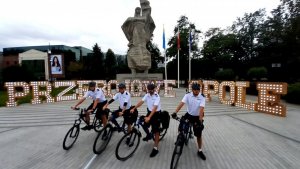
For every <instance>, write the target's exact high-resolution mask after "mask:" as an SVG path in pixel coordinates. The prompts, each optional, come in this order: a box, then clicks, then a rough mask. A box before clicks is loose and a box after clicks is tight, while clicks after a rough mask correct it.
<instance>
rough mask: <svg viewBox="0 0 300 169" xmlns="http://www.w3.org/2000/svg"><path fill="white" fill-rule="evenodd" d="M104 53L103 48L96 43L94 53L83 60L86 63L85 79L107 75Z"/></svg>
mask: <svg viewBox="0 0 300 169" xmlns="http://www.w3.org/2000/svg"><path fill="white" fill-rule="evenodd" d="M103 58H104V55H103V53H102V51H101V48H100V47H99V46H98V44H97V43H96V44H95V46H94V47H93V53H92V54H91V55H88V56H87V57H86V59H85V60H84V61H83V64H84V68H85V70H84V73H85V74H84V77H85V79H92V80H95V79H103V78H104V77H105V73H104V68H103Z"/></svg>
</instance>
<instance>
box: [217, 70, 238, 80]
mask: <svg viewBox="0 0 300 169" xmlns="http://www.w3.org/2000/svg"><path fill="white" fill-rule="evenodd" d="M215 76H216V79H218V80H234V76H235V75H234V71H233V70H232V69H224V70H219V71H217V72H216V73H215Z"/></svg>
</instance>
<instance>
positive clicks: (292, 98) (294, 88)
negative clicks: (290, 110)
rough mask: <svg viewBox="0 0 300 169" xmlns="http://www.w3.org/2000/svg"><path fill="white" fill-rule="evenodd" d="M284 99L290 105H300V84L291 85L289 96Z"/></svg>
mask: <svg viewBox="0 0 300 169" xmlns="http://www.w3.org/2000/svg"><path fill="white" fill-rule="evenodd" d="M282 98H283V99H285V100H286V101H287V102H289V103H295V104H300V83H295V84H291V85H289V86H288V91H287V94H286V95H285V96H283V97H282Z"/></svg>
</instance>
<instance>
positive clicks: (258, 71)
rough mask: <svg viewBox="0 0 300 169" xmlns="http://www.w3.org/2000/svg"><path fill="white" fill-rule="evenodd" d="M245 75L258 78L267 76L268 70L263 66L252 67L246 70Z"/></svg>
mask: <svg viewBox="0 0 300 169" xmlns="http://www.w3.org/2000/svg"><path fill="white" fill-rule="evenodd" d="M247 75H248V76H249V78H251V79H257V80H260V79H261V78H266V77H267V75H268V70H267V68H265V67H252V68H250V69H249V70H248V72H247Z"/></svg>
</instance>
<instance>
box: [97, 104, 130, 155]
mask: <svg viewBox="0 0 300 169" xmlns="http://www.w3.org/2000/svg"><path fill="white" fill-rule="evenodd" d="M105 111H108V112H109V113H111V111H110V110H109V109H106V110H105ZM109 113H108V114H109ZM121 123H122V124H119V125H120V126H121V130H120V131H118V132H123V133H124V134H126V133H127V130H128V126H127V125H126V124H125V122H124V121H122V122H121ZM113 125H114V124H113V123H112V122H111V118H108V123H107V125H106V126H105V127H103V129H102V130H101V131H99V132H98V135H97V137H96V139H95V141H94V144H93V152H94V153H95V154H101V153H102V152H103V151H104V150H105V148H106V146H107V145H108V143H109V141H110V139H111V137H112V133H113V132H114V131H116V130H118V129H116V127H114V126H113Z"/></svg>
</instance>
